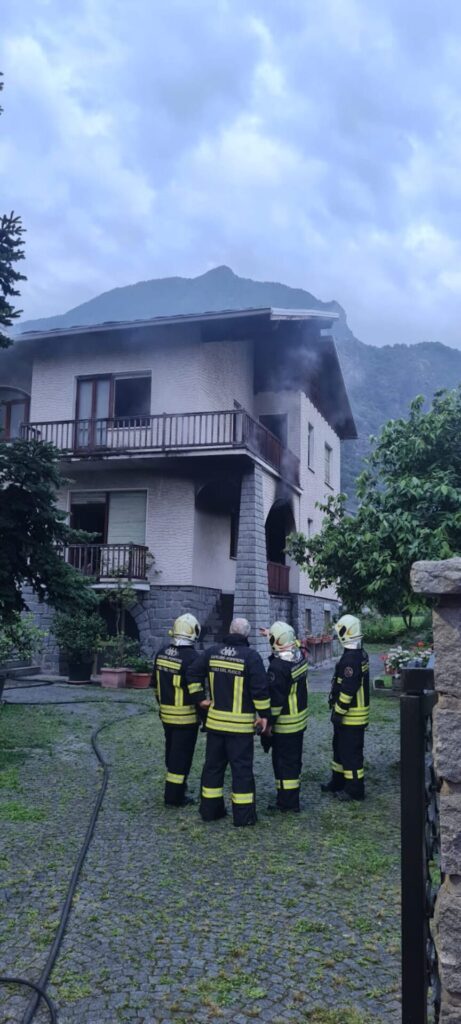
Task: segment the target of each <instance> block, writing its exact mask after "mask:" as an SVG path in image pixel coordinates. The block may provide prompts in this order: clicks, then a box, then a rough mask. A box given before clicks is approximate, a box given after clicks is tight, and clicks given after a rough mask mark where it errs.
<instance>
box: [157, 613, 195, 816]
mask: <svg viewBox="0 0 461 1024" xmlns="http://www.w3.org/2000/svg"><path fill="white" fill-rule="evenodd" d="M170 633H171V636H172V640H171V641H170V643H168V644H165V645H164V646H163V647H161V648H160V650H159V651H158V652H157V654H156V656H155V660H154V681H155V693H156V697H157V701H158V704H159V709H160V718H161V720H162V724H163V729H164V732H165V764H166V780H165V804H167V806H169V807H184V806H185V805H186V804H191V803H194V801H193V800H192V798H191V797H189V796H187V793H186V789H187V776H188V775H189V772H190V768H191V764H192V758H193V756H194V750H195V744H196V741H197V733H198V721H199V719H198V714H197V708H196V706H195V703H194V701H192V700H191V698H190V696H189V693H188V690H187V684H186V669H187V667H188V665H190V663H191V662H192V661H193V660H194V658H196V656H197V652H196V650H195V643H196V641H197V640H198V638H199V636H200V623H199V622H198V621H197V619H196V618H195V616H194V615H190V614H189V613H186V614H185V615H180V616H179V618H177V619H176V621H175V623H174V625H173V629H172V630H171V631H170Z"/></svg>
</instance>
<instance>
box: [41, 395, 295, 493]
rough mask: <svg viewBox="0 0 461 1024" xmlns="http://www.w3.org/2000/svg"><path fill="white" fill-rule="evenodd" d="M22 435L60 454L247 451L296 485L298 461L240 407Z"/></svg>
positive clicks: (53, 424)
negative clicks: (245, 449)
mask: <svg viewBox="0 0 461 1024" xmlns="http://www.w3.org/2000/svg"><path fill="white" fill-rule="evenodd" d="M22 436H23V437H25V438H28V439H35V440H40V441H47V442H49V443H50V444H53V445H54V446H55V447H56V448H59V450H60V451H61V452H63V453H66V454H67V453H68V454H72V455H77V456H81V457H84V456H86V455H94V454H95V453H100V454H110V453H114V452H115V453H122V452H132V451H136V452H167V451H181V450H182V451H187V450H190V449H226V448H247V449H248V450H249V451H251V452H253V453H254V454H255V455H258V456H260V457H261V458H262V459H264V460H265V461H266V462H268V463H270V465H272V466H274V467H275V469H277V470H278V472H279V473H280V475H281V476H282V477H284V478H285V479H286V480H288V481H289V482H290V483H294V484H295V485H297V486H299V459H298V457H297V456H296V455H294V453H293V452H291V451H289V449H288V448H285V447H284V445H283V444H282V443H281V441H279V439H278V437H275V434H271V432H270V430H267V428H266V427H263V425H262V423H258V422H257V420H254V419H253V418H252V416H250V415H249V414H248V413H247V412H246V411H245V409H230V410H224V411H215V412H189V413H162V414H161V415H155V416H130V417H126V418H120V417H117V418H104V419H95V420H92V419H79V420H56V421H51V420H49V421H47V422H43V423H27V424H24V425H23V427H22Z"/></svg>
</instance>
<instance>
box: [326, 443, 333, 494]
mask: <svg viewBox="0 0 461 1024" xmlns="http://www.w3.org/2000/svg"><path fill="white" fill-rule="evenodd" d="M332 454H333V450H332V448H330V445H329V444H326V445H325V483H326V484H328V486H329V487H331V456H332Z"/></svg>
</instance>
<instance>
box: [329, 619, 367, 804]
mask: <svg viewBox="0 0 461 1024" xmlns="http://www.w3.org/2000/svg"><path fill="white" fill-rule="evenodd" d="M334 628H335V632H336V634H337V636H338V638H339V641H340V643H341V645H342V647H343V653H342V655H341V658H340V659H339V661H338V662H337V664H336V666H335V671H334V675H333V679H332V684H331V691H330V697H329V702H328V703H329V706H330V708H331V721H332V723H333V761H332V766H331V767H332V772H331V779H330V780H329V782H327V783H326V784H323V785H322V787H321V788H322V791H323V792H324V793H332V794H333V795H334V796H336V797H337V799H338V800H344V801H348V800H363V799H364V796H365V783H364V769H363V744H364V738H365V729H366V727H367V725H368V720H369V715H370V675H369V662H368V654H367V652H366V651H364V649H363V647H362V630H361V625H360V620H359V619H357V618H356V617H355V615H343V616H342V618H341V619H339V620H338V622H337V623H336V624H335V627H334Z"/></svg>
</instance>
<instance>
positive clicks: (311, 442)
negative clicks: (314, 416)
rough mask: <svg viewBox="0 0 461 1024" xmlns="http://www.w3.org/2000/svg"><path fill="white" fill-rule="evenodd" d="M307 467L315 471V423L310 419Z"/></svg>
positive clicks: (308, 425)
mask: <svg viewBox="0 0 461 1024" xmlns="http://www.w3.org/2000/svg"><path fill="white" fill-rule="evenodd" d="M307 468H308V469H310V471H311V473H315V469H314V424H313V423H311V422H310V420H309V421H308V424H307Z"/></svg>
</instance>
